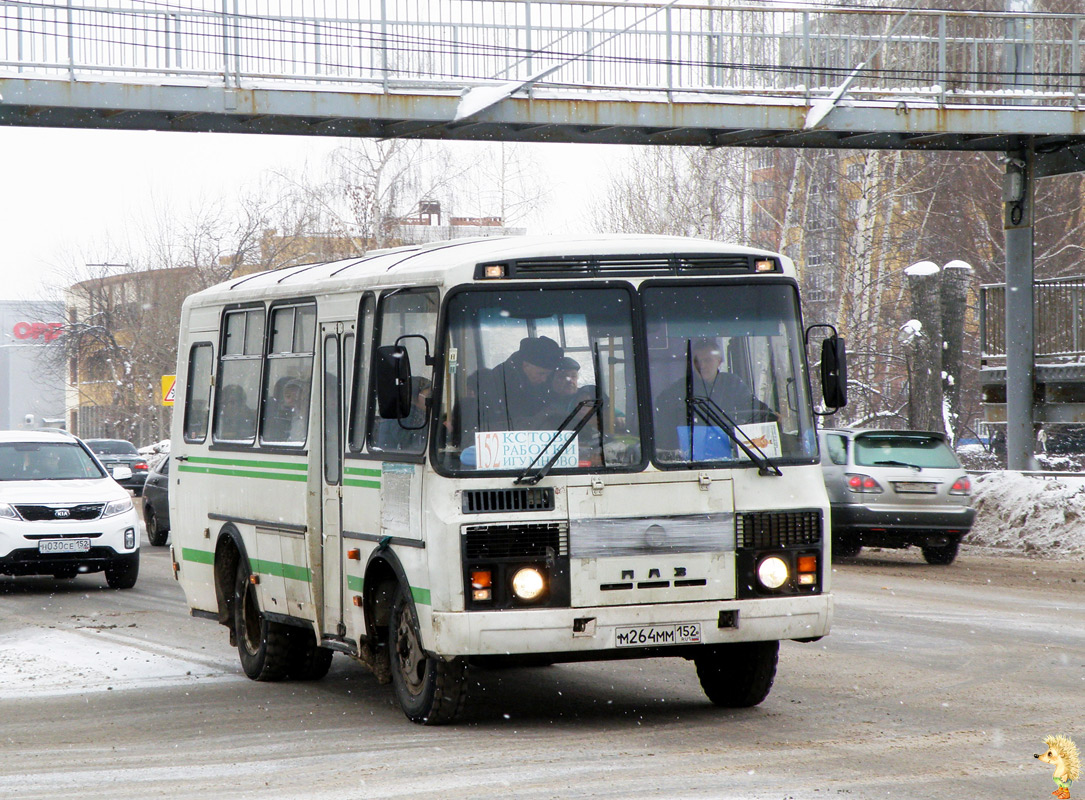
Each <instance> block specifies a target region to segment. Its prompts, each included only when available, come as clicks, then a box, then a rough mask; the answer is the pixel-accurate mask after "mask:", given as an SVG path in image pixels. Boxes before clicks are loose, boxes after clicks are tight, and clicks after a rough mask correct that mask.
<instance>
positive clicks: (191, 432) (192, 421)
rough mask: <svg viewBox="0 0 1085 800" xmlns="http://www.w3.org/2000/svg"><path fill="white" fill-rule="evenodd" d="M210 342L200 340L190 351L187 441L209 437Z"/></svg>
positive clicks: (186, 416)
mask: <svg viewBox="0 0 1085 800" xmlns="http://www.w3.org/2000/svg"><path fill="white" fill-rule="evenodd" d="M212 359H213V348H212V346H211V343H210V342H198V343H196V344H194V345H192V349H191V350H189V351H188V377H187V379H186V380H185V426H184V430H185V441H186V442H193V443H195V442H202V441H203V440H204V439H206V438H207V419H208V412H209V411H210V402H211V366H212V363H213V361H212Z"/></svg>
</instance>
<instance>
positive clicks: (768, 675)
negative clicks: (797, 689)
mask: <svg viewBox="0 0 1085 800" xmlns="http://www.w3.org/2000/svg"><path fill="white" fill-rule="evenodd" d="M779 655H780V643H779V642H736V643H735V644H725V645H718V646H715V647H712V648H709V649H708V650H707V651H706V652H705V653H703V654H701V655H698V656H695V657H694V659H693V663H694V664H696V665H697V677H698V678H699V679H700V681H701V688H702V689H704V693H705V694H706V695H707V696H708V699H709V700H711V701H712V702H713V703H715V704H716V705H717V706H721V707H723V708H751V707H753V706H756V705H757V704H758V703H760V702H761V701H762V700H764V699H765V698H766V697H768V696H769V691H770V690H771V689H772V682H773V681H774V680H775V679H776V662H777V660H778V659H779Z"/></svg>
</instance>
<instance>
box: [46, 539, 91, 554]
mask: <svg viewBox="0 0 1085 800" xmlns="http://www.w3.org/2000/svg"><path fill="white" fill-rule="evenodd" d="M38 552H39V553H88V552H90V539H42V540H41V541H40V542H38Z"/></svg>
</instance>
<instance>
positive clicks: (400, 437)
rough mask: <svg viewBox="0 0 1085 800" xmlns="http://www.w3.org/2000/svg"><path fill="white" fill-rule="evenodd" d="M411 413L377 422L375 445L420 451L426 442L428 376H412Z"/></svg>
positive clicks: (431, 389)
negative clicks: (399, 417)
mask: <svg viewBox="0 0 1085 800" xmlns="http://www.w3.org/2000/svg"><path fill="white" fill-rule="evenodd" d="M410 392H411V413H410V414H408V415H407V416H406V417H405V418H404V419H382V420H380V422H378V424H377V442H376V444H377V447H379V448H380V449H381V450H402V451H406V452H413V453H418V452H421V451H422V449H423V447H424V445H425V443H426V410H427V408H428V407H429V401H430V397H431V395H432V394H433V384H432V383H431V382H430V380H429V379H428V378H422V377H419V376H417V375H416V376H413V377H412V378H411V385H410Z"/></svg>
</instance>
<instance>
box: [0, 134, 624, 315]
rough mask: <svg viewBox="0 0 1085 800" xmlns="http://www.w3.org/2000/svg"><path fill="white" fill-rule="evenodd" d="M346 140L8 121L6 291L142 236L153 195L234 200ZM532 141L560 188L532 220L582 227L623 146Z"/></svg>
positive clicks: (0, 279)
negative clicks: (272, 174)
mask: <svg viewBox="0 0 1085 800" xmlns="http://www.w3.org/2000/svg"><path fill="white" fill-rule="evenodd" d="M344 142H345V140H342V139H334V138H331V137H297V136H268V135H245V134H189V133H160V132H159V133H155V132H149V131H95V130H61V129H52V128H15V127H0V153H2V155H0V174H2V175H3V180H2V181H0V300H26V299H38V298H39V297H41V296H42V295H43V294H45V292H46V291H47V290H46V289H45V288H44V287H48V286H51V285H58V284H61V283H63V282H64V281H63V276H64V275H65V274H67V272H66V269H70V265H71V264H72V263H73V259H79V258H82V257H88V258H95V257H98V256H97V255H95V254H96V253H100V252H101V250H102V245H103V243H104V242H106V241H113V242H117V243H123V242H125V241H127V240H129V239H133V238H137V236H138V226H139V225H140V223H141V221H143V220H144V219H145V217H146V212H147V210H148V209H149V208H151V207H152V206H158V207H162V206H163V205H165V204H166V203H167V202H168V203H169V205H171V206H173V207H174V208H178V209H182V210H183V209H185V208H188V207H191V206H192V205H193V204H195V203H198V202H200V200H201V198H205V199H217V198H226V199H233V198H234V197H235V196H236V195H237V194H238V192H239V190H241V189H242V188H244V187H245V186H246V185H252V184H255V183H256V182H257V181H258V179H259V178H260V176H261V174H262V173H264V172H265V171H268V170H273V169H275V170H285V171H296V170H299V169H301V168H302V167H303V166H304V165H305V164H306V162H308V163H310V164H314V165H316V164H319V163H320V162H321V161H322V160H323V159H324V158H325V157H326V156H327V154H328V153H329V152H331V151H332V150H334V149H335V148H336V147H338V146H341V145H342V144H343V143H344ZM531 147H532V149H533V150H534V152H535V153H536V154H537V157H538V158H539V160H540V163H542V164H543V165H544V170H545V172H546V173H547V176H548V178H549V179H550V180H552V181H553V187H552V192H551V194H552V197H551V200H552V203H551V205H550V206H549V207H548V208H546V209H543V210H542V211H541V212H540V213H539V214H538V215H536V217H535V218H533V219H532V220H530V221H529V222H527V223H526V225H527V227H528V232H529V233H560V232H562V231H563V230H565V229H569V228H575V227H577V225H578V223H579V224H580V225H581V226H582V224H583V222H582V221H583V219H584V213H583V202H584V200H585V199H586V197H587V195H588V194H589V193H590V191H591V189H592V187H593V186H597V185H598V184H599V183H600V182H601V180H602V179H603V178H604V177H605V175H606V170H607V165H608V164H610V163H613V160H614V158H615V157H616V156H617V152H618V151H617V148H615V147H612V146H611V147H608V146H603V145H533V146H531ZM181 213H183V212H181ZM581 229H582V227H581ZM76 263H77V262H76Z"/></svg>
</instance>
